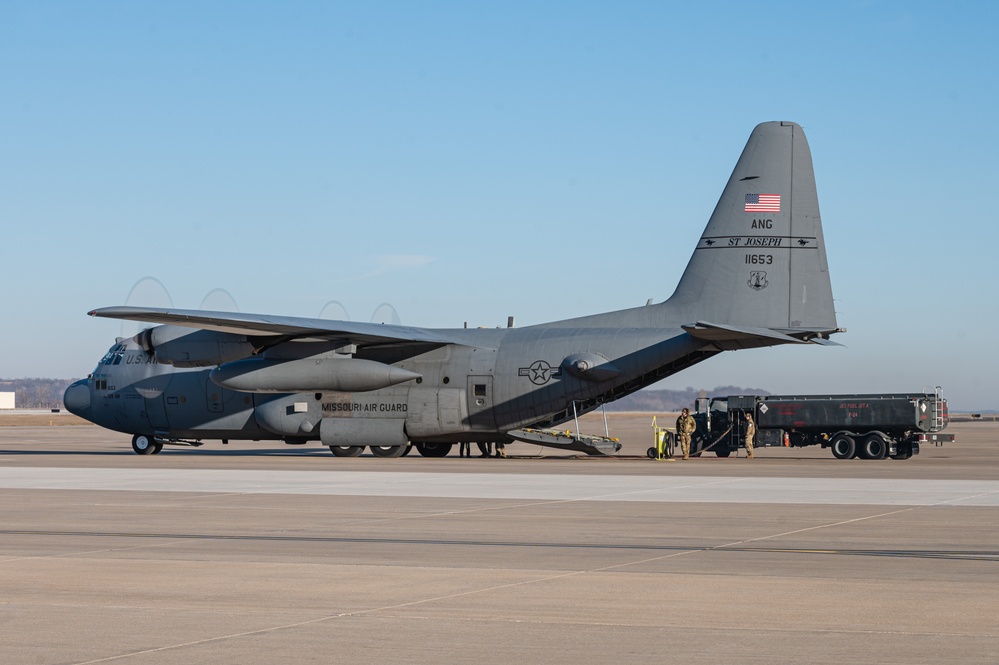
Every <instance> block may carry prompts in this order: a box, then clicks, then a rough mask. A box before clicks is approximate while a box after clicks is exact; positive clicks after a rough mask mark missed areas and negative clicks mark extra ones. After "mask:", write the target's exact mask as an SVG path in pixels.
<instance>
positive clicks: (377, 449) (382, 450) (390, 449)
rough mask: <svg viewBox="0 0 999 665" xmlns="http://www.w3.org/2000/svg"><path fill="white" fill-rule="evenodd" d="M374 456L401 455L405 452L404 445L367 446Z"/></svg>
mask: <svg viewBox="0 0 999 665" xmlns="http://www.w3.org/2000/svg"><path fill="white" fill-rule="evenodd" d="M368 448H369V449H370V450H371V454H372V455H374V456H375V457H402V456H403V455H404V454H406V446H368Z"/></svg>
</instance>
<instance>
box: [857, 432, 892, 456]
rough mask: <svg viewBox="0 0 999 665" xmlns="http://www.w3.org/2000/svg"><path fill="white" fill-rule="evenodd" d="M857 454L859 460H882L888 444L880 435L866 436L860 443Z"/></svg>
mask: <svg viewBox="0 0 999 665" xmlns="http://www.w3.org/2000/svg"><path fill="white" fill-rule="evenodd" d="M858 453H859V455H860V458H861V459H884V458H885V455H887V454H888V442H887V441H885V440H884V437H882V436H881V435H880V434H868V435H867V436H865V437H864V440H863V441H862V442H861V443H860V449H859V451H858Z"/></svg>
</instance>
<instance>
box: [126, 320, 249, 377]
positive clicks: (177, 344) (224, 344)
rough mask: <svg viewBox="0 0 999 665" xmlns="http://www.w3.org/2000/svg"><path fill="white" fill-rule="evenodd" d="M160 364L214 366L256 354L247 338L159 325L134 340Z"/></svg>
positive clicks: (148, 329) (212, 331)
mask: <svg viewBox="0 0 999 665" xmlns="http://www.w3.org/2000/svg"><path fill="white" fill-rule="evenodd" d="M133 339H134V340H135V343H136V344H138V345H139V346H141V347H142V349H143V350H144V351H145V352H146V353H151V354H153V355H154V356H155V357H156V362H159V363H162V364H164V365H173V366H174V367H211V366H213V365H221V364H222V363H227V362H230V361H233V360H239V359H240V358H245V357H247V356H249V355H250V354H252V353H253V344H252V343H250V341H249V340H247V338H246V335H236V334H233V333H224V332H216V331H214V330H192V329H191V328H185V327H183V326H156V327H154V328H147V329H146V330H143V331H142V332H140V333H139V334H138V335H136V336H135V337H133Z"/></svg>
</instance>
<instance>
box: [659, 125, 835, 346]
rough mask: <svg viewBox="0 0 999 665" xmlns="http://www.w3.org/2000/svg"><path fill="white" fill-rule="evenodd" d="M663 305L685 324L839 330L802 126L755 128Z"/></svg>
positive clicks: (759, 126) (806, 143)
mask: <svg viewBox="0 0 999 665" xmlns="http://www.w3.org/2000/svg"><path fill="white" fill-rule="evenodd" d="M667 306H668V307H669V308H670V309H671V310H673V311H674V312H675V313H676V314H677V315H679V316H680V317H681V318H683V319H684V320H686V321H689V322H690V323H693V322H695V321H703V322H710V323H714V324H721V325H727V326H739V327H745V328H758V329H771V330H774V329H777V330H785V331H795V330H817V331H833V330H835V329H836V314H835V310H834V309H833V298H832V288H831V286H830V284H829V269H828V265H827V263H826V251H825V242H824V241H823V238H822V223H821V221H820V218H819V203H818V196H817V194H816V191H815V175H814V173H813V171H812V156H811V152H810V151H809V149H808V142H807V141H806V140H805V134H804V132H803V131H802V129H801V127H800V126H798V125H797V124H795V123H792V122H765V123H762V124H760V125H758V126H757V127H756V128H755V129H754V130H753V133H752V135H751V136H750V137H749V142H748V143H747V144H746V147H745V149H744V150H743V151H742V156H741V157H740V158H739V162H738V163H737V164H736V167H735V170H734V171H733V172H732V176H731V177H730V178H729V181H728V184H727V185H726V187H725V191H724V192H723V193H722V195H721V198H720V199H719V201H718V205H716V206H715V210H714V212H713V213H712V215H711V219H710V220H709V221H708V225H707V227H706V228H705V229H704V234H703V235H702V236H701V238H700V240H699V241H698V243H697V247H696V249H695V250H694V254H693V256H692V257H691V259H690V262H689V263H688V264H687V268H686V270H685V271H684V273H683V277H682V278H681V279H680V283H679V285H678V286H677V288H676V291H675V292H674V294H673V295H672V297H671V298H670V299H669V300H668V301H667Z"/></svg>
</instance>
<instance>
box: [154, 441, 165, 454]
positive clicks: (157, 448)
mask: <svg viewBox="0 0 999 665" xmlns="http://www.w3.org/2000/svg"><path fill="white" fill-rule="evenodd" d="M161 452H163V444H162V443H160V442H159V441H157V442H156V443H155V444H153V454H154V455H159V454H160V453H161Z"/></svg>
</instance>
